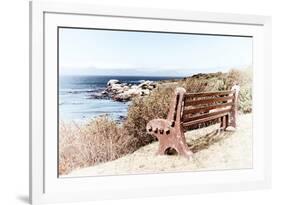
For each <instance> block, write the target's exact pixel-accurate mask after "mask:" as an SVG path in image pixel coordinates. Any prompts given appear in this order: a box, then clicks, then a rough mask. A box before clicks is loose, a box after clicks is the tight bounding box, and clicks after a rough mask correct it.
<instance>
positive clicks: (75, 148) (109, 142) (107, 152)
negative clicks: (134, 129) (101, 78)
mask: <svg viewBox="0 0 281 205" xmlns="http://www.w3.org/2000/svg"><path fill="white" fill-rule="evenodd" d="M134 144H135V143H134V139H133V138H132V137H131V136H130V135H129V134H128V132H127V131H126V130H125V129H123V127H122V126H120V125H118V124H116V122H114V121H112V120H110V119H108V118H106V117H100V118H97V119H95V120H92V121H91V122H90V123H89V124H87V125H77V124H74V123H72V124H65V123H63V122H61V123H60V137H59V174H67V173H69V172H70V171H72V170H74V169H76V168H82V167H87V166H92V165H95V164H98V163H101V162H106V161H110V160H114V159H117V158H119V157H121V156H123V155H125V154H128V153H130V152H132V151H134V150H135V149H136V148H135V145H134Z"/></svg>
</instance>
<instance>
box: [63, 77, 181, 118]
mask: <svg viewBox="0 0 281 205" xmlns="http://www.w3.org/2000/svg"><path fill="white" fill-rule="evenodd" d="M110 79H118V80H119V81H121V82H122V83H123V82H124V83H131V84H138V83H139V81H140V80H151V81H159V80H167V79H175V78H171V77H145V76H60V78H59V118H60V120H63V121H74V122H78V123H80V122H86V121H88V120H90V119H92V118H96V117H98V116H100V115H107V116H108V117H109V118H111V119H114V120H120V119H121V118H122V117H126V115H127V109H128V105H129V103H130V102H126V103H124V102H116V101H113V100H111V99H93V98H91V95H93V94H95V93H100V92H102V91H103V90H104V89H105V88H106V83H107V82H108V81H109V80H110Z"/></svg>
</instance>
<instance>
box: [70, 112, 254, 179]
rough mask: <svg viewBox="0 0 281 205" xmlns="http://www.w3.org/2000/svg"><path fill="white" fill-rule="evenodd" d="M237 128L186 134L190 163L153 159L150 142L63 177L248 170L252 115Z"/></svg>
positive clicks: (178, 158) (241, 118)
mask: <svg viewBox="0 0 281 205" xmlns="http://www.w3.org/2000/svg"><path fill="white" fill-rule="evenodd" d="M238 125H239V127H238V128H237V130H236V131H235V132H233V131H231V130H228V131H226V132H221V133H215V130H216V127H217V126H218V125H214V126H210V127H208V128H202V129H199V130H193V131H189V132H187V133H186V137H187V135H188V137H187V143H188V144H189V145H190V146H191V149H192V151H193V152H194V155H193V160H192V161H190V160H188V159H186V158H184V157H181V156H174V155H165V156H157V155H155V153H156V151H157V149H158V142H154V143H152V144H149V145H147V146H145V147H142V148H140V149H139V150H137V151H135V152H134V153H132V154H129V155H127V156H124V157H122V158H119V159H117V160H114V161H110V162H106V163H103V164H99V165H96V166H93V167H87V168H83V169H79V170H75V171H73V172H71V173H70V174H69V175H67V176H71V177H74V176H76V177H77V176H95V175H118V174H142V173H159V172H176V171H198V170H217V169H241V168H251V167H252V115H251V114H246V115H240V116H239V119H238Z"/></svg>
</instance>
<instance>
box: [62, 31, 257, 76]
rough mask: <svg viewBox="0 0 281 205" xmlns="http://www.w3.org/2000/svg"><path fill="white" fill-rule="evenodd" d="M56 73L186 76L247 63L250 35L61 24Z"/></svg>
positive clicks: (248, 64)
mask: <svg viewBox="0 0 281 205" xmlns="http://www.w3.org/2000/svg"><path fill="white" fill-rule="evenodd" d="M59 63H60V67H59V69H60V75H141V76H187V75H190V74H193V73H199V72H215V71H227V70H229V69H231V68H245V67H249V66H251V65H252V38H249V37H230V36H212V35H192V34H170V33H151V32H131V31H130V32H128V31H107V30H92V29H69V28H60V32H59Z"/></svg>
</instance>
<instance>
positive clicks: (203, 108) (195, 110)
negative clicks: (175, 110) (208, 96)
mask: <svg viewBox="0 0 281 205" xmlns="http://www.w3.org/2000/svg"><path fill="white" fill-rule="evenodd" d="M227 106H233V102H229V103H222V104H218V105H207V106H201V107H196V108H188V107H185V108H184V111H183V114H184V115H185V114H192V113H198V112H207V111H209V110H212V109H216V108H224V107H227Z"/></svg>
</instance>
